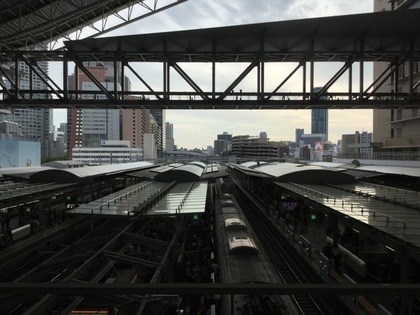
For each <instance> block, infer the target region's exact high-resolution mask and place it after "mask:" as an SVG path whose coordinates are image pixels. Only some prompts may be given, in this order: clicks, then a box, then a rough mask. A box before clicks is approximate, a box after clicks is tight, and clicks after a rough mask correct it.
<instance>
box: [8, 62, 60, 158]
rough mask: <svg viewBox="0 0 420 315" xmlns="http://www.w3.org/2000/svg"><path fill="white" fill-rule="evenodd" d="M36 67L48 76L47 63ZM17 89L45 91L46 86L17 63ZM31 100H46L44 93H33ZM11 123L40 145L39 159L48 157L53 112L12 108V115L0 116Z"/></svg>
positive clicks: (27, 69) (41, 109)
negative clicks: (18, 126)
mask: <svg viewBox="0 0 420 315" xmlns="http://www.w3.org/2000/svg"><path fill="white" fill-rule="evenodd" d="M37 66H38V67H39V68H41V69H42V71H44V72H45V73H47V74H48V62H47V61H38V62H37ZM19 84H20V86H19V88H20V89H21V90H29V89H30V88H31V86H32V89H33V90H47V89H48V86H47V85H46V84H45V82H44V81H43V80H41V78H39V77H38V75H36V74H35V73H34V72H33V71H31V70H30V68H29V66H28V64H27V63H25V62H19ZM5 85H6V87H7V88H11V86H10V83H9V82H8V81H6V82H5ZM32 98H35V99H43V98H46V95H45V94H44V93H39V94H37V93H34V94H33V95H32ZM3 120H6V121H12V122H15V123H17V124H19V125H20V126H21V127H22V133H23V135H24V136H25V137H26V138H28V139H31V141H32V140H33V141H37V142H40V144H41V158H44V157H47V156H49V134H50V132H52V131H53V130H52V128H51V127H52V121H53V111H52V109H46V108H34V109H29V108H14V109H13V111H12V113H11V114H10V115H9V114H0V121H3Z"/></svg>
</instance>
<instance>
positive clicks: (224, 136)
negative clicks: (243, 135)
mask: <svg viewBox="0 0 420 315" xmlns="http://www.w3.org/2000/svg"><path fill="white" fill-rule="evenodd" d="M217 140H218V141H225V142H226V144H225V145H224V146H226V147H224V148H223V152H224V153H223V155H226V154H228V152H230V151H232V134H230V133H228V132H227V131H223V133H222V134H218V135H217ZM220 148H221V144H220V143H219V144H218V149H217V150H216V145H214V153H215V154H218V155H220V153H221V152H219V149H220Z"/></svg>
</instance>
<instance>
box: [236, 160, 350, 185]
mask: <svg viewBox="0 0 420 315" xmlns="http://www.w3.org/2000/svg"><path fill="white" fill-rule="evenodd" d="M232 165H233V167H234V168H239V169H240V170H241V171H245V172H246V173H247V174H249V175H251V176H257V177H272V178H275V179H276V181H282V182H287V181H290V182H294V183H306V184H322V183H329V184H333V183H335V184H338V183H342V184H343V183H353V182H354V181H355V179H354V177H353V176H351V175H349V174H346V173H344V171H345V169H344V168H342V169H338V168H327V167H323V166H316V165H306V164H297V163H278V162H275V163H264V164H261V165H258V164H257V165H255V164H252V163H245V165H249V166H251V167H249V166H243V165H242V164H240V165H235V164H232Z"/></svg>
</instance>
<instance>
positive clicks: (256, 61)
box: [0, 51, 420, 109]
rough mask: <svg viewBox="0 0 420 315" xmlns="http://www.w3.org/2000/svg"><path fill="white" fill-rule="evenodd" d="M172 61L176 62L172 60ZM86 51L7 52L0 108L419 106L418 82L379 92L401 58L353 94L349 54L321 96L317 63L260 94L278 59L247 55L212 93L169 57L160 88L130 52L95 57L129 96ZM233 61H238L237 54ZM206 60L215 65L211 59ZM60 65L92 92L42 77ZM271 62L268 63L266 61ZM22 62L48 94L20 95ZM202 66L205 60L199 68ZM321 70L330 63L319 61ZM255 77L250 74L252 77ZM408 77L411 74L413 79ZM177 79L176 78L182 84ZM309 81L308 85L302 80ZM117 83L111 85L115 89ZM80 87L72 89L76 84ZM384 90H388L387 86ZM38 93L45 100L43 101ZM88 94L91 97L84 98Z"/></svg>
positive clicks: (301, 66)
mask: <svg viewBox="0 0 420 315" xmlns="http://www.w3.org/2000/svg"><path fill="white" fill-rule="evenodd" d="M172 57H173V56H172ZM86 58H87V56H85V54H84V53H81V54H78V53H75V52H72V53H69V52H51V51H44V52H40V51H36V52H35V51H33V52H32V51H27V52H8V53H2V54H1V55H0V63H2V64H3V65H6V64H7V66H8V69H10V70H6V69H7V68H6V67H3V68H1V67H0V74H1V75H2V78H3V79H2V81H3V82H1V81H0V86H1V90H0V108H4V109H10V108H14V107H16V108H39V107H48V108H89V107H95V108H149V109H150V108H162V109H307V108H317V107H322V108H338V109H349V108H397V107H398V108H418V107H420V98H419V93H415V92H414V91H415V90H416V88H417V87H418V85H419V81H416V82H415V83H414V81H413V80H412V79H411V83H412V88H411V89H409V91H407V92H398V90H397V89H395V90H394V92H386V93H384V92H378V91H379V90H380V88H381V87H383V86H386V85H387V82H389V79H390V78H396V77H397V76H398V68H399V66H400V65H401V64H403V63H404V62H406V61H407V59H406V58H405V56H399V55H398V54H396V55H395V62H389V63H387V64H388V66H387V67H386V69H385V71H384V72H383V73H381V74H380V75H379V76H378V77H377V78H376V80H375V81H374V82H373V83H372V84H370V85H369V87H368V88H367V89H365V90H363V87H364V86H366V84H365V83H364V82H363V81H360V82H359V87H360V88H359V91H358V92H356V91H355V90H354V88H353V82H351V80H352V67H353V65H355V64H359V68H360V71H361V73H360V78H361V79H360V80H363V79H362V78H363V77H364V73H363V72H364V58H363V56H359V57H357V56H349V59H348V60H349V61H345V62H341V63H342V66H341V68H340V69H339V70H338V71H336V72H335V73H334V74H333V75H332V76H331V78H330V79H329V80H328V81H327V82H326V83H325V84H324V85H323V86H322V88H321V90H320V91H319V92H318V93H314V92H313V84H314V83H313V79H312V78H313V77H314V76H315V75H316V74H315V70H314V69H315V67H314V64H315V61H314V59H311V58H308V57H306V56H302V58H301V60H300V61H298V62H297V66H296V67H295V68H294V69H293V70H292V71H290V72H289V73H287V74H286V76H285V78H284V79H282V80H281V81H280V80H279V83H278V84H277V86H276V88H274V89H273V90H272V91H265V90H264V87H265V86H267V82H265V81H266V80H267V79H266V78H265V76H264V73H265V72H267V69H269V67H271V66H274V65H279V64H280V65H281V64H282V63H281V62H279V61H278V60H276V61H271V60H270V59H269V58H264V57H261V56H253V59H252V60H251V61H250V59H251V58H250V56H246V59H247V61H244V60H241V59H238V61H239V62H241V64H244V65H245V69H244V70H243V71H242V72H241V73H240V74H239V75H238V76H237V77H235V78H232V79H231V82H230V83H228V84H227V87H226V88H224V89H222V90H220V91H216V90H215V87H214V84H213V85H212V86H210V87H203V86H200V85H199V84H198V82H197V81H195V80H194V79H193V78H192V76H191V75H190V74H188V73H187V71H186V70H185V69H183V67H182V66H183V65H184V63H182V62H176V61H174V60H171V61H164V60H169V59H171V56H169V55H168V56H162V57H161V58H162V60H163V61H162V64H163V67H162V69H163V71H162V73H161V74H160V75H161V77H162V78H163V81H164V82H163V89H160V90H157V89H156V88H155V87H153V84H152V83H150V82H148V81H147V80H146V79H145V77H144V76H142V75H140V74H139V73H138V71H136V70H135V66H136V65H138V64H142V63H144V61H143V60H141V56H136V57H133V55H132V54H128V53H127V54H124V53H123V54H118V55H117V54H113V55H112V56H109V55H103V54H98V55H92V56H89V58H90V60H101V58H103V59H108V60H109V59H112V60H113V61H114V62H115V63H121V64H122V67H121V69H122V70H121V73H119V74H117V77H123V76H124V74H125V73H127V71H126V70H129V71H128V72H130V73H132V74H134V79H135V80H139V83H141V85H142V86H144V88H142V89H141V90H134V91H127V90H124V89H121V90H118V89H115V88H114V91H112V92H111V91H108V90H106V88H105V87H104V86H103V85H102V84H101V82H99V81H98V80H97V79H96V78H95V76H94V74H92V73H91V71H90V70H89V68H88V67H85V66H84V65H83V61H87V59H86ZM237 58H239V57H238V56H237ZM210 59H212V60H215V59H217V57H216V56H213V57H210ZM49 60H54V61H59V62H61V66H62V68H63V73H67V69H68V68H69V66H71V64H73V63H74V64H75V65H76V69H77V70H76V73H78V72H77V71H78V70H80V71H82V72H83V73H84V74H85V75H86V76H87V77H88V78H89V79H90V80H91V81H92V82H93V83H94V84H95V85H96V87H97V89H96V90H94V91H93V90H81V89H77V88H74V89H69V86H70V82H69V81H68V77H67V76H63V83H62V84H61V85H60V84H59V83H57V82H55V81H54V79H53V78H52V77H51V76H49V75H48V74H47V73H45V72H44V71H42V69H41V68H39V66H38V65H37V63H38V62H39V61H49ZM267 60H268V61H267ZM20 62H24V63H25V64H27V65H28V67H29V68H30V69H31V73H33V75H35V76H37V77H39V78H40V79H41V80H42V81H43V82H44V83H45V84H46V86H47V87H48V88H47V89H46V90H35V89H33V88H32V89H22V88H16V87H19V76H20V73H19V66H18V65H19V63H20ZM204 63H205V62H204V61H203V64H204ZM323 63H324V64H326V63H328V62H323ZM216 65H217V63H215V62H213V67H212V69H211V71H210V72H209V73H208V76H209V77H211V78H212V81H215V79H214V78H216V77H217V72H216V68H217V67H216ZM307 65H309V66H307ZM171 69H173V70H175V72H176V73H178V74H179V77H180V78H181V79H182V80H184V81H185V82H186V83H187V84H188V85H189V86H190V87H191V90H190V91H177V90H175V89H171V86H173V84H172V82H171V80H173V78H172V76H171V75H170V70H171ZM253 70H256V72H257V75H256V77H257V80H256V84H255V86H252V87H251V88H249V89H248V90H244V89H241V90H235V89H236V88H237V87H238V85H239V84H240V82H242V81H243V80H244V79H245V78H246V77H248V76H251V75H252V73H253ZM299 71H300V74H301V76H302V86H301V88H300V91H296V90H294V91H280V89H281V88H282V87H284V86H285V84H286V83H287V82H288V81H289V80H290V78H292V77H293V76H296V75H297V73H298V72H299ZM345 73H348V78H349V79H348V88H347V90H346V91H341V92H331V90H330V89H331V88H332V87H334V83H336V82H337V81H338V79H339V78H341V77H343V75H344V74H345ZM254 75H255V71H254ZM412 76H413V74H411V75H410V77H412ZM179 77H177V79H178V78H179ZM307 77H309V78H311V79H310V82H306V78H307ZM116 83H117V82H110V84H111V85H113V86H114V87H116V86H117V84H116ZM75 86H77V85H75ZM388 89H389V88H388ZM40 95H42V99H40ZM86 96H88V97H86Z"/></svg>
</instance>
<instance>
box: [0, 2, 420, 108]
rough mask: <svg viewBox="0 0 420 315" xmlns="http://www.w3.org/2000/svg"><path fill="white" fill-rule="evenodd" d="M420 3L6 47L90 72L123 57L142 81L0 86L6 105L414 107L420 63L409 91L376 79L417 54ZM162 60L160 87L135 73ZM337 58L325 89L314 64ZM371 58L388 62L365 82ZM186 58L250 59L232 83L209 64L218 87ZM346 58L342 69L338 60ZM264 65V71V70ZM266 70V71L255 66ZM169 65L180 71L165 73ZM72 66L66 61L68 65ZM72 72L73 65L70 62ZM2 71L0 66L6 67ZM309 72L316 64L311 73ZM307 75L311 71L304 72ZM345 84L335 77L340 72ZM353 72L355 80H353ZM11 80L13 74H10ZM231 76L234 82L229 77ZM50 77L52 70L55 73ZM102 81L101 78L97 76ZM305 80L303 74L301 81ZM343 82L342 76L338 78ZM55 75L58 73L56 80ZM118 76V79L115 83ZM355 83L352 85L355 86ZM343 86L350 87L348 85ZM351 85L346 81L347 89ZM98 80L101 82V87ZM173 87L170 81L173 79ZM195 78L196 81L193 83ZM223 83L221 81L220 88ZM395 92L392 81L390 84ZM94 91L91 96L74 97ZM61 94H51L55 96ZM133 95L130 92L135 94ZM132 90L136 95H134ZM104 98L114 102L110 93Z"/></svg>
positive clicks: (11, 55) (7, 57)
mask: <svg viewBox="0 0 420 315" xmlns="http://www.w3.org/2000/svg"><path fill="white" fill-rule="evenodd" d="M419 20H420V9H410V10H396V11H387V12H374V13H365V14H355V15H344V16H333V17H322V18H313V19H301V20H292V21H280V22H269V23H258V24H247V25H239V26H229V27H217V28H209V29H198V30H187V31H176V32H166V33H154V34H141V35H129V36H116V37H107V38H95V39H91V38H88V39H83V40H77V41H67V42H66V43H65V45H66V46H65V47H66V49H65V50H64V51H60V52H48V51H25V54H22V52H18V53H16V52H13V51H6V52H5V53H3V54H2V55H1V56H0V63H8V64H10V65H11V69H13V67H16V66H13V64H15V63H16V62H20V61H24V62H26V63H27V64H28V66H30V67H33V68H35V67H36V63H35V61H37V60H54V61H61V62H63V63H64V64H63V69H69V66H70V65H69V64H68V63H75V64H76V66H77V68H78V69H80V71H83V72H84V73H85V74H86V75H88V77H90V78H93V74H91V73H90V72H89V70H88V69H86V67H84V66H83V61H92V60H96V61H97V60H100V61H112V62H121V63H122V64H123V67H122V69H121V72H122V73H121V74H120V75H121V77H124V75H123V74H126V73H128V72H132V73H133V74H134V77H135V80H136V81H137V80H138V82H139V90H137V91H125V90H121V91H120V90H117V89H115V92H113V93H111V92H109V91H107V90H106V89H105V88H104V87H103V86H102V84H101V83H100V82H95V80H94V79H92V81H93V82H94V84H95V85H96V86H95V89H92V90H89V91H87V90H83V91H81V90H79V89H76V90H70V89H69V86H70V85H69V82H67V77H66V76H64V79H63V81H64V82H63V83H62V85H63V86H62V87H60V86H59V84H56V85H57V87H58V88H55V87H54V86H53V85H52V84H51V86H50V88H49V89H47V90H45V91H42V92H43V93H46V95H50V96H51V97H48V98H47V99H43V100H39V99H35V98H34V97H32V96H31V95H32V94H34V92H33V91H30V90H22V89H20V90H19V89H17V90H16V89H7V88H5V87H3V90H0V96H1V93H3V96H4V97H3V99H1V98H0V108H2V107H4V108H10V107H12V106H18V107H20V108H21V107H39V106H47V107H48V106H51V107H54V108H72V107H76V108H80V107H81V108H86V107H92V106H95V107H98V108H110V107H118V108H138V107H139V106H142V107H143V108H166V109H308V108H319V107H321V106H322V108H337V109H346V108H347V109H348V108H401V107H404V108H417V107H419V106H420V97H419V95H418V92H417V91H416V86H417V84H418V83H416V82H414V81H413V80H414V79H413V76H414V69H412V71H411V72H410V71H409V72H408V73H407V76H408V79H409V81H410V82H413V84H412V85H411V86H410V88H409V89H408V90H407V91H398V90H395V91H393V92H384V91H382V90H380V89H379V88H380V87H381V86H383V85H384V84H385V81H387V80H386V79H388V78H391V77H392V76H395V75H397V74H398V69H399V67H400V66H401V65H403V64H404V63H405V62H407V63H412V62H417V61H420V40H419V39H420V35H419V34H420V25H419V23H418V21H419ZM145 62H149V63H163V65H164V66H163V67H161V69H164V70H163V71H164V72H163V73H161V76H162V78H166V79H165V80H166V83H167V84H164V86H163V88H162V87H159V89H160V90H157V88H156V87H154V85H153V84H152V82H148V81H147V78H146V77H145V76H144V75H143V74H140V73H137V71H136V66H135V63H145ZM319 62H322V63H323V62H325V63H327V62H328V63H332V62H335V63H338V64H339V66H337V67H338V68H339V69H337V71H336V73H334V74H333V75H332V76H331V78H329V79H326V80H327V82H326V83H325V84H324V85H323V86H322V87H321V89H320V90H319V91H318V92H315V91H314V87H315V86H316V83H315V80H314V78H315V77H316V74H315V72H316V69H315V68H316V67H314V63H319ZM366 62H384V63H386V67H385V69H384V71H383V72H382V73H381V74H380V75H378V77H377V78H376V79H375V81H374V82H373V83H371V82H370V80H369V83H365V82H363V81H364V66H363V63H366ZM183 63H190V64H191V63H196V64H198V63H212V64H216V63H218V64H224V63H243V65H244V69H243V71H242V73H240V74H239V75H237V74H236V73H235V74H232V75H233V77H232V78H227V79H226V80H225V81H227V83H226V86H223V85H222V86H221V87H217V89H216V84H215V78H216V77H218V74H217V73H216V71H217V70H218V68H219V67H216V66H213V67H210V68H211V70H209V71H208V77H209V80H210V78H213V79H212V80H210V81H211V82H213V83H212V84H211V86H205V87H204V86H200V85H199V82H198V81H195V80H194V75H193V74H190V73H188V71H187V70H185V69H183V66H184V64H183ZM275 63H294V66H295V68H294V69H293V70H290V72H289V73H287V72H285V73H283V74H282V77H279V78H278V82H272V81H270V85H274V86H275V87H270V90H268V88H267V87H268V86H269V84H268V83H266V82H265V81H266V77H265V75H264V73H265V72H268V71H269V68H268V67H269V65H272V64H275ZM340 66H341V68H340ZM356 66H359V69H358V71H359V72H360V76H359V81H360V82H359V84H358V85H357V87H356V84H355V82H353V81H356V80H354V79H353V76H352V75H351V74H352V71H353V70H352V69H353V67H356ZM263 68H264V69H265V70H264V71H262V69H263ZM258 69H260V70H258ZM169 70H173V71H175V72H176V73H177V74H179V76H170V75H168V73H169ZM63 71H65V70H63ZM66 71H67V70H66ZM0 72H1V68H0ZM308 72H309V73H308ZM248 75H251V76H256V77H257V78H256V79H255V78H254V80H253V82H255V86H247V87H246V90H245V88H244V87H242V86H241V85H240V83H241V82H242V81H243V80H244V79H245V78H246V77H247V76H248ZM294 75H301V76H302V77H304V78H303V80H301V82H302V86H301V88H294V89H293V90H288V89H289V88H288V89H287V90H285V88H284V87H285V86H288V85H287V84H286V83H288V81H289V79H290V78H291V77H292V76H294ZM306 75H307V76H308V78H306ZM343 77H347V81H348V82H347V83H348V84H343V85H340V87H338V88H336V86H337V85H334V84H335V83H337V81H339V79H344V80H346V78H343ZM351 78H352V79H351ZM8 79H9V81H10V85H12V86H17V84H16V82H15V81H16V80H17V79H14V78H12V77H11V76H9V77H8ZM175 79H176V80H179V79H181V80H184V81H185V83H186V84H187V85H189V88H188V90H187V91H185V89H183V90H182V91H177V90H175V89H174V86H175V85H174V84H170V80H175ZM229 79H231V82H229ZM48 80H49V81H51V82H53V81H54V80H53V79H52V78H48ZM96 81H97V80H96ZM303 82H305V83H303ZM340 82H341V81H340ZM54 83H55V82H54ZM112 83H114V84H116V83H115V82H111V84H112ZM353 85H354V87H353ZM343 86H344V90H343ZM346 86H347V88H346ZM96 87H97V88H96ZM169 87H171V88H169ZM190 87H191V88H190ZM218 89H220V90H218ZM386 91H388V90H386ZM81 94H91V95H92V96H95V97H91V98H90V99H85V98H83V97H76V96H77V95H81ZM53 96H54V97H53ZM128 96H130V97H128ZM131 96H133V97H131ZM104 99H106V100H107V101H104Z"/></svg>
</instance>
